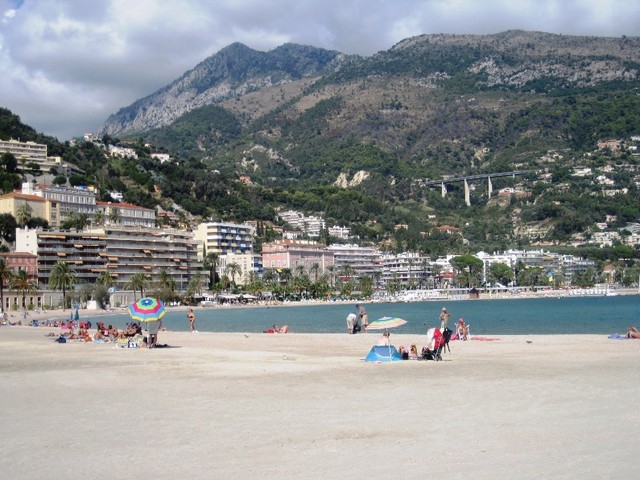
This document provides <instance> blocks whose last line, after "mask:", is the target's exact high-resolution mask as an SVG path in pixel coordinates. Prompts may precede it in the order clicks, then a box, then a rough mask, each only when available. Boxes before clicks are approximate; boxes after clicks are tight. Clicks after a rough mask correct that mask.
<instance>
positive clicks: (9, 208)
mask: <svg viewBox="0 0 640 480" xmlns="http://www.w3.org/2000/svg"><path fill="white" fill-rule="evenodd" d="M25 207H26V209H27V210H28V211H29V212H30V215H31V217H32V218H36V217H37V218H44V219H45V220H47V221H49V219H50V218H51V202H48V201H47V200H45V199H44V198H42V197H39V196H37V195H31V194H25V193H22V192H9V193H5V194H4V195H0V213H8V214H9V215H11V216H13V218H18V212H19V211H21V210H22V209H24V208H25ZM49 223H51V222H49Z"/></svg>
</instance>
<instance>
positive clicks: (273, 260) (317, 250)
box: [262, 240, 334, 274]
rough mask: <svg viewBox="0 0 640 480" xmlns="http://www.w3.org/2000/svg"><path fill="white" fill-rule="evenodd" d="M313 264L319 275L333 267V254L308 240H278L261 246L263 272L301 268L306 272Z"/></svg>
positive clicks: (321, 245)
mask: <svg viewBox="0 0 640 480" xmlns="http://www.w3.org/2000/svg"><path fill="white" fill-rule="evenodd" d="M314 264H318V266H319V267H320V272H319V273H320V274H322V273H325V272H326V271H327V270H328V269H329V267H333V264H334V263H333V252H330V251H329V250H328V249H327V247H326V246H325V245H323V244H321V243H317V242H313V241H310V240H278V241H275V242H270V243H265V244H263V245H262V266H263V268H264V269H265V270H276V269H278V268H288V269H291V270H295V269H296V267H303V268H304V269H305V270H306V271H307V272H309V271H310V269H311V267H312V266H313V265H314Z"/></svg>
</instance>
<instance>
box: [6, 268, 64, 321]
mask: <svg viewBox="0 0 640 480" xmlns="http://www.w3.org/2000/svg"><path fill="white" fill-rule="evenodd" d="M75 283H76V273H75V271H74V270H73V269H71V268H70V267H69V265H68V264H67V263H66V262H62V261H59V262H57V263H56V264H55V265H54V266H53V268H52V270H51V275H50V277H49V286H50V287H51V288H52V289H54V290H62V298H63V306H66V293H67V291H68V290H69V289H71V288H72V287H73V286H74V285H75ZM5 285H7V286H9V288H11V289H13V290H15V291H17V292H19V293H20V295H21V296H22V308H23V309H26V308H27V304H26V297H27V295H28V294H30V293H36V292H37V291H38V284H37V283H35V282H34V281H32V280H31V279H30V278H29V275H28V273H27V271H26V270H22V269H19V270H18V271H14V270H12V269H11V268H9V267H8V266H7V264H6V262H5V261H4V259H3V258H0V304H1V305H2V306H3V308H4V287H5Z"/></svg>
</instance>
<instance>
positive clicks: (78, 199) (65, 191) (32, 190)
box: [22, 182, 96, 227]
mask: <svg viewBox="0 0 640 480" xmlns="http://www.w3.org/2000/svg"><path fill="white" fill-rule="evenodd" d="M22 193H23V194H26V195H34V196H36V197H40V198H43V199H45V200H46V201H48V202H49V207H48V212H49V214H48V217H44V218H45V220H47V221H48V222H49V225H51V226H52V227H60V226H61V225H62V224H63V223H64V222H65V221H67V220H68V219H69V218H70V217H71V215H73V214H85V215H87V217H88V218H90V219H91V218H93V217H94V215H95V212H96V195H95V192H94V191H93V190H91V189H89V188H87V187H73V188H72V187H61V186H56V185H33V184H32V183H31V182H25V183H23V184H22Z"/></svg>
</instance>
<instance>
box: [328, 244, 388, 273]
mask: <svg viewBox="0 0 640 480" xmlns="http://www.w3.org/2000/svg"><path fill="white" fill-rule="evenodd" d="M327 250H328V251H329V252H331V253H332V254H333V263H334V268H335V271H336V272H341V271H343V270H344V269H345V267H347V266H348V267H350V268H351V269H353V271H354V272H355V277H356V278H362V277H365V276H366V277H372V278H373V276H374V274H375V272H379V271H380V259H381V257H382V254H381V253H380V251H379V250H378V249H376V248H374V247H361V246H358V245H339V244H334V245H329V246H328V247H327Z"/></svg>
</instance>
